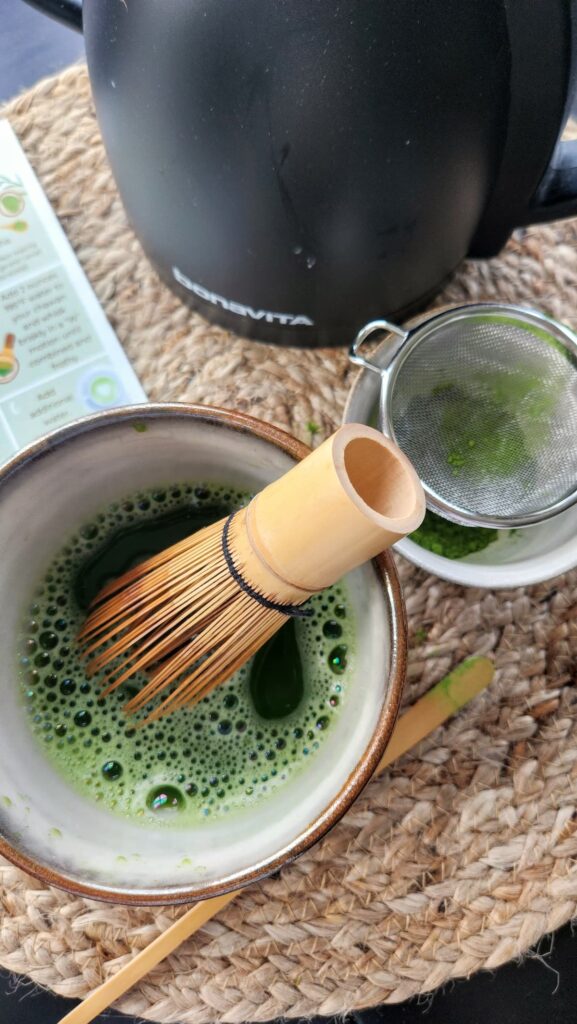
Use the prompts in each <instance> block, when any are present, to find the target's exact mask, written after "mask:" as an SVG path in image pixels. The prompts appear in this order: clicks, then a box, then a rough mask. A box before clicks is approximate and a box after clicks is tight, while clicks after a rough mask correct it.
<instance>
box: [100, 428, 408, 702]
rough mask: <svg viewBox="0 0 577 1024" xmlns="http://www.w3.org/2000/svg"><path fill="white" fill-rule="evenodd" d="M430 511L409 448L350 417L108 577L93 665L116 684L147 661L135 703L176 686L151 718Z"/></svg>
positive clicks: (220, 674) (197, 691) (197, 690)
mask: <svg viewBox="0 0 577 1024" xmlns="http://www.w3.org/2000/svg"><path fill="white" fill-rule="evenodd" d="M424 514H425V499H424V494H423V490H422V487H421V484H420V481H419V479H418V477H417V474H416V473H415V471H414V469H413V467H412V466H411V464H410V462H409V461H408V459H407V458H406V456H405V455H403V453H402V452H401V451H400V449H399V448H398V447H397V446H396V445H395V444H394V443H393V442H392V441H390V440H389V439H387V438H385V437H384V436H383V435H382V434H381V433H380V432H379V431H377V430H373V429H372V428H371V427H367V426H362V425H360V424H356V423H349V424H347V425H346V426H344V427H341V428H340V429H339V430H337V432H336V433H335V434H333V435H332V437H330V438H329V439H328V440H327V441H325V442H324V443H323V444H322V445H320V447H319V448H317V449H316V450H315V451H314V452H312V453H311V454H310V455H308V456H307V457H306V458H305V459H303V461H302V462H299V463H298V464H297V465H296V466H295V467H294V468H293V469H291V470H289V472H288V473H286V474H285V475H284V476H282V477H280V479H278V480H275V481H274V483H272V484H269V485H268V487H265V488H264V490H263V491H260V493H259V494H257V495H256V497H255V498H253V499H252V501H251V502H250V504H249V505H248V506H247V507H246V508H243V509H241V510H240V511H239V512H237V513H236V514H235V515H233V516H230V517H229V518H228V519H223V520H221V521H220V522H218V523H214V524H213V525H212V526H209V527H207V528H206V529H204V530H200V531H199V532H198V533H195V534H193V535H192V536H191V537H188V538H186V539H185V540H184V541H181V542H180V543H179V544H175V545H173V546H172V547H170V548H168V549H167V550H166V551H163V552H161V554H159V555H157V556H156V557H154V558H151V559H149V560H148V561H146V562H144V563H143V564H142V565H140V566H138V567H137V568H135V569H133V570H132V571H130V572H128V573H126V574H125V575H124V576H122V577H121V578H120V579H118V580H116V581H115V582H113V583H112V584H111V585H109V586H108V587H106V588H105V590H104V591H103V592H102V594H101V595H100V596H99V598H98V599H97V602H96V606H95V607H94V609H93V610H92V611H91V612H90V614H89V616H88V619H87V621H86V623H85V625H84V627H83V629H82V630H81V633H80V640H81V642H82V643H83V644H85V649H86V654H87V655H88V656H89V658H90V661H89V664H88V672H89V673H93V672H95V671H97V670H99V669H103V668H107V669H108V679H109V685H108V686H107V688H106V690H105V691H104V693H105V694H108V693H110V692H111V691H112V690H114V689H116V687H118V686H120V685H121V683H123V682H124V681H125V680H127V679H129V678H130V677H131V676H132V675H133V674H134V673H135V672H136V671H139V670H140V671H142V670H147V671H148V682H147V683H146V685H145V686H143V687H142V689H141V690H140V692H139V693H138V694H136V696H135V697H133V698H132V699H131V700H130V701H129V702H128V704H127V705H126V710H127V711H129V712H133V711H138V710H140V709H141V708H145V707H146V706H147V705H148V704H149V702H150V701H151V700H152V699H153V698H156V697H158V696H160V695H161V694H163V691H165V690H167V688H168V687H172V686H174V689H172V691H170V692H168V691H167V693H165V694H163V698H164V699H163V700H162V702H161V703H160V704H158V705H157V707H156V708H155V709H154V710H152V711H151V712H150V713H149V715H148V718H147V721H149V720H152V719H155V718H158V717H160V716H161V715H164V714H166V713H168V712H169V711H173V710H175V709H176V708H179V707H182V705H184V704H188V703H190V702H191V701H197V700H199V699H200V698H201V697H204V696H205V695H206V694H207V693H208V692H209V691H210V690H211V689H213V687H215V686H217V685H218V684H219V683H221V682H223V681H224V680H226V679H229V678H230V676H231V675H232V674H233V672H235V671H236V670H237V669H238V668H240V666H241V665H243V664H244V663H245V662H246V661H248V659H249V658H250V657H251V655H253V654H254V653H255V651H257V650H258V648H259V647H261V646H262V644H264V643H265V641H266V640H268V639H269V638H270V637H271V636H272V635H273V634H274V633H276V631H277V630H278V629H279V628H280V626H281V625H282V624H283V623H284V622H285V621H286V620H287V618H288V617H289V616H290V615H295V616H302V615H306V614H307V612H306V611H305V610H303V609H301V607H300V606H301V605H302V604H303V602H305V601H306V600H307V599H308V598H309V597H310V596H311V595H312V594H315V593H317V592H318V591H319V590H322V589H324V588H325V587H328V586H330V585H331V584H332V583H335V582H336V581H337V580H339V579H340V578H341V577H342V576H344V575H345V573H347V572H349V571H350V570H351V569H354V568H355V567H356V566H358V565H360V564H361V563H363V562H365V561H367V560H368V559H370V558H373V557H374V556H375V555H377V554H379V552H381V551H383V550H384V549H385V548H387V547H389V546H390V545H391V544H394V543H395V541H398V540H400V538H401V537H404V536H405V534H407V533H411V532H412V531H413V530H416V528H417V527H418V526H419V524H420V523H421V522H422V519H423V516H424ZM120 656H124V658H125V661H124V663H123V664H121V666H120V668H119V667H118V663H116V664H114V662H115V659H117V658H119V657H120Z"/></svg>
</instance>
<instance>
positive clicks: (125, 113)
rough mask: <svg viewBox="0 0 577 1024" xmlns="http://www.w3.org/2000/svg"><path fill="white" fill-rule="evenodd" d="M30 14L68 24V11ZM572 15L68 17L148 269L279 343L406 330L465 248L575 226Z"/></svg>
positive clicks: (480, 248)
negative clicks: (537, 226)
mask: <svg viewBox="0 0 577 1024" xmlns="http://www.w3.org/2000/svg"><path fill="white" fill-rule="evenodd" d="M34 2H35V4H36V6H42V7H44V8H46V7H49V8H51V13H53V14H59V13H60V14H63V13H64V14H65V15H67V16H68V17H69V18H70V19H76V20H79V16H80V5H79V2H78V0H34ZM574 15H575V5H574V4H572V3H569V2H567V0H515V2H514V3H513V2H511V0H467V2H466V3H463V0H443V2H442V3H431V2H428V0H363V2H362V3H359V0H171V2H170V3H159V2H158V0H138V2H136V3H131V2H130V0H128V3H124V2H123V0H84V2H83V9H82V18H83V26H84V33H85V39H86V50H87V59H88V66H89V72H90V78H91V84H92V89H93V94H94V101H95V105H96V111H97V116H98V120H99V123H100V127H101V131H102V135H103V138H104V143H105V146H106V150H107V153H108V158H109V160H110V164H111V167H112V170H113V173H114V176H115V179H116V182H117V184H118V187H119V190H120V193H121V196H122V199H123V202H124V204H125V207H126V210H127V212H128V216H129V218H130V221H131V223H132V225H133V227H134V229H135V231H136V233H137V235H138V236H139V238H140V240H141V242H142V244H143V246H144V249H145V251H146V252H147V254H148V256H149V257H150V259H151V261H152V262H153V264H154V265H155V266H156V268H157V269H158V272H159V273H160V275H161V276H162V277H163V279H164V280H165V281H166V282H167V283H169V284H170V286H171V287H172V288H174V289H175V290H176V291H177V292H178V293H179V295H180V296H181V297H182V298H183V299H184V300H185V301H187V302H189V303H190V304H192V305H193V306H195V307H197V308H198V309H199V310H200V311H201V312H202V313H203V314H204V315H205V316H207V317H208V318H210V319H213V320H216V321H218V322H220V323H223V324H225V325H226V326H228V327H230V328H231V329H232V330H234V331H236V332H237V333H241V334H244V335H247V336H250V337H256V338H261V339H265V340H267V341H271V342H279V343H284V344H290V345H333V344H345V343H348V342H349V341H350V339H351V338H352V337H353V336H354V335H355V333H356V331H357V330H358V329H359V327H360V326H361V325H362V324H363V323H365V322H366V321H367V320H370V319H371V318H373V317H376V316H391V317H393V318H402V317H404V316H406V315H407V314H408V313H410V312H411V311H413V310H415V309H416V308H418V307H419V306H421V305H423V304H424V303H425V302H426V301H427V300H428V299H429V298H430V297H431V296H432V295H433V294H434V293H435V291H437V290H438V289H439V287H440V285H441V284H442V282H443V281H444V280H445V279H446V278H447V276H448V275H449V274H450V273H451V272H452V271H453V269H454V268H455V267H456V266H457V265H458V264H459V262H460V261H461V260H462V259H463V258H464V257H465V256H466V255H467V254H470V255H471V254H472V255H479V256H489V255H492V254H494V253H495V252H497V251H498V250H499V248H500V247H501V246H502V245H503V243H504V242H505V241H506V239H507V237H508V236H509V234H510V232H511V230H512V229H513V228H514V227H516V226H517V225H521V224H524V223H528V222H529V221H531V220H541V219H548V218H554V217H556V216H562V215H567V214H569V213H572V212H577V198H576V197H577V169H576V168H577V152H575V150H574V148H572V147H571V145H570V144H565V145H566V146H568V148H567V149H565V150H564V151H563V152H561V151H560V149H559V147H557V141H558V137H559V135H560V132H561V128H562V125H563V120H564V116H565V112H566V107H567V101H568V97H569V94H570V92H571V83H572V74H573V69H574V60H573V53H572V48H573V43H574V38H575V33H574V28H573V18H574ZM555 154H556V155H555ZM554 155H555V160H557V162H558V163H559V166H554V167H551V160H552V157H554ZM573 165H575V167H574V166H573Z"/></svg>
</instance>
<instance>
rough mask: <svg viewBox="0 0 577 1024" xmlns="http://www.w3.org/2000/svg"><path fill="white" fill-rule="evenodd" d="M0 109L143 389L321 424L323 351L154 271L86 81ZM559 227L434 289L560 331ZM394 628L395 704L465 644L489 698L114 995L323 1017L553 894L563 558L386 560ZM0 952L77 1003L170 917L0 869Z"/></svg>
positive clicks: (440, 965)
mask: <svg viewBox="0 0 577 1024" xmlns="http://www.w3.org/2000/svg"><path fill="white" fill-rule="evenodd" d="M5 113H6V114H7V116H8V117H9V118H10V120H11V122H12V124H13V125H14V127H15V129H16V131H17V132H18V134H19V136H20V139H21V141H22V143H23V145H24V147H25V149H26V152H27V154H28V156H29V158H30V160H31V162H32V164H33V166H34V168H35V170H36V171H37V173H38V175H39V177H40V179H41V181H42V183H43V185H44V187H45V189H46V191H47V193H48V196H49V198H50V200H51V201H52V203H53V205H54V207H55V209H56V212H57V214H58V215H59V217H60V219H61V221H62V223H63V226H64V228H65V230H66V232H67V234H68V236H69V238H70V240H71V242H72V244H73V246H74V248H75V249H76V252H77V253H78V256H79V258H80V260H81V262H82V264H83V265H84V267H85V269H86V271H87V273H88V276H89V278H90V280H91V282H92V284H93V286H94V288H95V290H96V292H97V294H98V297H99V299H100V301H101V302H102V304H103V306H104V308H105V310H106V312H107V314H108V316H109V318H110V320H111V322H112V325H113V327H114V328H115V330H116V331H117V333H118V336H119V338H120V340H121V342H122V343H123V345H124V346H125V348H126V351H127V353H128V355H129V357H130V358H131V360H132V361H133V363H134V365H135V367H136V370H137V372H138V373H139V374H140V377H141V379H142V382H143V384H144V386H145V388H146V389H147V391H148V394H149V396H150V397H151V398H153V399H160V398H163V399H177V400H192V401H197V402H198V401H199V402H211V403H215V404H219V405H228V406H234V407H236V408H239V409H243V410H247V411H250V412H251V413H253V414H256V415H259V416H261V417H263V418H265V419H268V420H272V421H274V422H275V423H278V424H279V425H281V426H283V427H287V428H288V429H290V430H292V431H293V433H295V434H297V435H298V436H300V437H302V438H304V439H307V440H308V439H310V438H309V433H308V429H307V424H308V423H309V422H310V421H313V422H314V423H316V424H318V425H319V427H320V428H321V430H320V434H321V436H322V435H323V434H324V433H326V432H327V431H329V430H330V429H331V428H332V427H334V426H336V425H337V424H338V422H339V419H340V416H341V413H342V408H343V405H344V401H345V397H346V393H347V388H348V386H349V385H350V380H351V378H352V374H351V373H350V371H349V370H348V369H347V361H346V357H345V355H344V353H343V352H341V351H339V352H334V351H327V350H324V351H314V352H312V351H310V352H300V351H299V352H294V351H286V350H284V351H283V350H278V349H275V348H273V347H271V346H266V345H257V344H254V343H249V342H246V341H243V340H241V339H239V338H235V337H233V336H232V335H230V334H228V333H227V332H225V331H222V330H220V329H218V328H215V327H210V326H207V324H206V323H204V322H203V321H202V320H201V319H200V318H199V317H198V316H196V315H194V314H192V313H191V312H190V311H189V310H188V309H186V308H185V307H184V306H183V305H181V304H180V303H179V302H178V301H177V300H176V299H175V298H174V296H173V295H172V294H171V293H170V292H169V291H168V290H167V289H166V288H165V287H164V286H163V285H161V284H160V283H159V282H158V280H157V278H156V276H155V274H154V272H153V271H152V270H151V269H150V267H149V266H148V264H147V262H146V260H145V258H144V257H143V255H142V252H141V249H140V247H139V245H138V242H137V241H136V240H135V238H134V236H133V234H132V232H131V231H130V230H129V228H128V226H127V224H126V219H125V216H124V213H123V210H122V207H121V205H120V201H119V199H118V196H117V193H116V191H115V188H114V185H113V182H112V180H111V176H110V172H109V170H108V166H107V164H106V159H105V156H104V153H103V149H102V145H101V141H100V137H99V133H98V129H97V125H96V121H95V118H94V113H93V109H92V106H91V102H90V96H89V89H88V83H87V77H86V72H85V70H84V68H83V67H75V68H72V69H70V70H69V71H67V72H66V73H64V74H63V75H61V76H59V77H57V78H54V79H49V80H47V81H45V82H43V83H41V84H40V85H39V86H37V87H36V88H35V89H33V90H32V91H31V92H29V93H27V94H25V95H23V96H22V97H21V98H20V99H18V100H17V101H15V102H13V103H12V104H11V105H10V106H9V107H8V108H7V109H6V110H5ZM576 242H577V225H576V223H575V222H569V223H565V224H558V225H555V226H552V227H545V228H540V229H530V230H528V231H523V232H518V233H517V234H516V235H515V237H514V238H513V239H512V240H511V242H510V243H509V245H508V247H507V249H506V251H505V252H504V253H503V255H502V256H501V257H500V258H499V259H497V260H493V261H492V262H490V263H478V264H473V263H468V264H467V265H465V266H464V267H463V268H462V270H461V271H460V272H459V274H458V275H457V277H456V278H455V279H454V280H453V282H452V283H451V284H450V285H449V287H448V288H447V289H446V290H445V292H444V293H443V294H442V295H440V296H439V298H438V304H442V303H447V302H460V301H464V300H465V301H469V300H472V301H474V300H479V299H501V300H504V301H514V302H526V303H529V304H531V305H535V306H539V307H541V308H543V309H544V310H547V311H549V312H551V313H553V314H554V315H555V316H558V317H560V318H561V319H565V320H566V321H568V322H570V323H572V325H573V326H577V320H576V315H575V306H574V303H575V296H576V295H577V245H576ZM400 569H401V575H402V580H403V585H404V588H405V596H406V601H407V607H408V612H409V619H410V641H411V659H410V668H409V682H408V686H407V691H406V701H407V702H412V701H413V700H414V699H415V698H416V697H417V696H418V695H419V694H421V693H423V692H424V691H426V690H427V689H428V688H429V687H430V686H431V684H432V683H434V682H435V681H437V680H438V679H440V678H441V677H442V676H443V675H444V674H445V673H446V672H447V671H448V670H449V669H450V668H451V667H452V666H453V665H455V664H456V663H457V662H458V661H460V660H461V659H462V658H463V657H464V656H465V655H469V654H474V653H489V654H491V655H492V656H493V657H494V659H495V662H496V665H497V668H498V672H497V676H496V680H495V683H494V684H493V685H492V686H491V688H490V690H489V692H487V693H486V694H484V695H483V696H482V697H480V698H479V699H478V700H477V701H476V702H475V703H474V705H473V706H472V707H470V708H468V709H467V710H465V711H464V712H463V713H461V714H460V715H459V716H458V718H457V719H456V720H455V721H452V722H451V723H450V724H449V725H447V726H446V727H444V728H442V729H439V730H437V732H436V733H435V734H434V736H432V737H431V738H430V739H429V740H427V741H426V742H424V743H423V744H421V746H420V748H419V749H418V750H416V751H414V752H413V753H411V754H410V755H408V756H406V757H405V758H404V759H403V760H402V761H401V762H399V763H398V764H396V765H395V766H394V768H393V769H392V770H390V771H388V772H386V773H385V774H384V775H383V776H382V777H380V778H379V779H376V780H374V781H373V782H372V783H371V784H370V785H369V786H368V788H367V789H366V791H365V792H364V794H363V795H362V797H361V798H360V799H359V800H358V801H357V803H356V804H355V806H354V808H353V809H352V810H351V812H350V813H349V814H348V815H347V816H346V818H345V819H344V820H343V821H342V822H341V823H340V824H339V825H338V826H337V828H335V829H334V831H332V832H331V833H330V835H329V836H327V838H326V839H325V840H324V841H323V842H322V843H321V844H320V845H318V846H317V847H316V848H315V849H313V850H312V851H310V852H309V853H308V854H306V855H305V856H304V857H302V858H301V860H300V861H298V862H297V863H296V864H294V865H293V866H291V867H290V868H287V869H286V870H285V871H283V872H282V874H281V875H280V877H277V878H274V879H269V880H268V881H266V882H264V883H262V884H260V885H258V886H255V887H253V888H251V889H249V890H247V891H246V892H245V893H244V894H243V895H242V897H241V898H239V899H238V900H237V901H235V902H234V903H232V904H231V905H230V906H229V907H227V908H226V910H225V911H224V912H223V913H221V915H220V916H219V917H218V919H217V920H214V921H211V922H210V923H209V924H208V925H207V926H206V927H205V928H203V929H202V931H201V932H200V933H199V934H198V935H196V936H194V937H193V938H192V939H191V940H190V941H189V942H187V943H185V944H184V945H183V946H182V947H181V949H179V951H178V952H177V953H176V954H174V955H173V956H171V957H170V958H169V960H167V961H166V962H165V963H163V964H161V965H160V966H159V967H158V969H157V970H155V971H154V972H153V974H151V975H150V976H149V977H148V978H147V979H146V980H145V981H144V982H143V983H142V984H141V985H140V986H139V987H138V988H137V989H135V990H134V991H133V992H131V993H130V994H129V995H128V996H127V997H126V998H125V999H124V1000H123V1001H122V1003H121V1007H120V1008H121V1009H123V1010H124V1011H126V1012H131V1013H134V1014H136V1015H140V1016H142V1017H144V1018H146V1019H149V1020H154V1021H161V1022H170V1021H171V1022H176V1021H179V1022H182V1024H205V1022H211V1021H222V1022H231V1024H232V1022H243V1021H250V1020H254V1021H265V1020H270V1019H271V1018H273V1017H277V1016H281V1015H285V1016H287V1017H294V1016H297V1015H310V1014H315V1013H321V1014H329V1013H343V1012H345V1011H347V1010H350V1009H355V1008H360V1007H364V1006H370V1005H374V1004H376V1003H379V1002H387V1001H388V1002H398V1001H401V1000H404V999H407V998H409V997H410V996H413V995H415V994H417V993H423V992H428V991H430V990H432V989H434V988H436V987H437V986H439V985H442V984H443V983H444V982H446V981H448V980H449V979H451V978H458V977H463V976H466V975H469V974H471V973H472V972H474V971H477V970H480V969H482V968H483V969H488V968H494V967H497V966H498V965H499V964H501V963H504V962H505V961H506V960H509V959H511V958H512V957H517V956H519V955H520V954H521V953H522V952H523V951H524V950H526V949H527V948H528V947H529V946H531V945H532V944H533V943H535V942H536V941H537V940H538V939H539V938H540V937H541V936H542V935H544V934H545V933H546V932H548V931H550V930H551V929H554V928H557V927H558V926H559V925H561V924H563V923H564V922H565V921H567V920H569V919H570V918H571V917H573V916H574V915H575V914H576V909H577V859H576V858H577V810H576V808H577V782H576V776H577V728H576V724H575V717H576V706H577V694H576V691H575V677H576V674H577V572H575V571H574V572H571V573H569V574H567V575H566V576H564V577H561V578H558V579H556V580H553V581H551V582H549V583H545V584H541V585H539V586H536V587H532V588H528V589H524V590H513V591H508V592H502V591H501V592H496V593H492V592H490V591H480V590H464V589H462V588H460V587H457V586H453V585H451V584H448V583H444V582H441V581H439V580H437V579H435V578H433V577H429V576H426V575H425V574H424V573H422V572H420V571H418V570H416V569H413V568H412V567H411V566H410V565H408V564H407V563H402V564H401V565H400ZM0 901H1V904H0V905H1V908H2V917H1V924H0V963H2V964H3V965H4V966H5V967H7V968H9V969H11V970H13V971H16V972H19V973H21V974H24V975H28V977H30V978H31V979H33V980H34V981H35V982H38V983H39V984H41V985H45V986H47V987H49V988H51V989H54V990H55V991H57V992H59V993H61V994H63V995H66V996H75V997H82V996H84V995H85V994H86V993H87V992H88V990H89V989H91V988H93V987H94V986H95V985H97V984H98V983H99V982H100V981H101V980H102V978H103V976H105V975H106V974H107V973H108V972H109V971H114V970H115V969H117V968H118V967H120V966H121V965H122V964H123V963H124V962H125V961H126V959H127V958H129V957H130V956H131V955H132V953H133V952H134V951H136V950H138V949H141V948H142V947H143V946H144V945H146V944H147V943H148V942H150V941H151V940H152V939H153V938H154V937H155V936H156V935H158V933H159V931H160V930H162V929H163V928H164V927H165V926H166V925H167V924H168V923H169V921H171V920H173V919H174V917H175V916H177V915H178V914H180V913H182V910H179V909H170V908H168V909H166V910H134V909H127V908H123V907H120V906H119V907H110V906H102V905H99V904H97V903H91V902H88V901H85V900H81V899H74V898H71V897H69V896H67V895H66V894H64V893H62V892H58V891H56V890H53V889H49V888H45V887H44V886H42V885H40V884H39V883H36V882H35V881H34V880H32V879H30V878H29V877H27V876H25V875H24V874H22V873H21V872H20V871H18V870H16V869H15V868H13V867H11V866H10V865H8V864H5V863H2V864H0Z"/></svg>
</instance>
